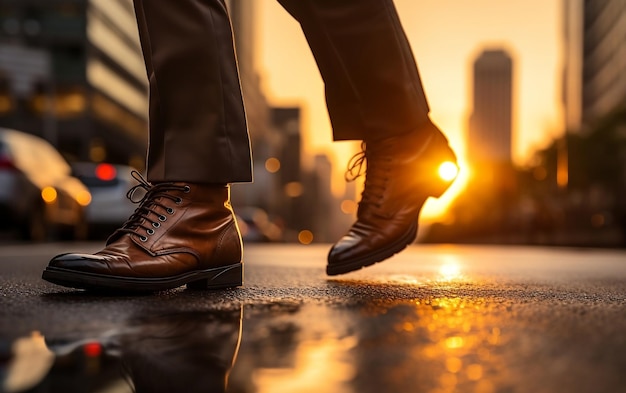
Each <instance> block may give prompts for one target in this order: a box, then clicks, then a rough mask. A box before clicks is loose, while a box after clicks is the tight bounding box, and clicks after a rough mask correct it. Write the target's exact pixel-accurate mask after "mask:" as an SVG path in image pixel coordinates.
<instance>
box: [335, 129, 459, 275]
mask: <svg viewBox="0 0 626 393" xmlns="http://www.w3.org/2000/svg"><path fill="white" fill-rule="evenodd" d="M355 158H356V159H354V158H353V163H352V165H351V166H350V168H349V170H348V174H352V171H353V170H356V172H357V173H356V176H352V177H353V179H354V178H356V177H358V176H359V175H360V173H359V172H360V168H361V167H362V165H363V163H364V162H366V163H367V166H366V178H365V188H364V190H363V194H362V196H361V201H360V202H359V209H358V212H357V221H356V222H355V223H354V225H352V227H351V228H350V230H349V231H348V233H347V234H346V235H344V236H343V237H342V238H341V239H340V240H339V241H338V242H337V243H336V244H335V245H334V246H333V247H332V248H331V250H330V253H329V254H328V266H327V267H326V273H327V274H328V275H331V276H332V275H337V274H343V273H348V272H351V271H353V270H357V269H360V268H362V267H365V266H369V265H372V264H374V263H376V262H380V261H382V260H384V259H387V258H389V257H391V256H392V255H394V254H395V253H397V252H399V251H402V250H403V249H404V248H406V246H407V245H409V244H411V243H412V242H413V241H415V238H416V236H417V220H418V217H419V213H420V210H421V209H422V206H423V205H424V203H425V202H426V199H428V197H439V196H440V195H441V194H443V192H444V191H445V190H446V189H447V188H448V187H449V186H450V184H451V183H452V181H454V178H452V179H450V178H449V179H448V180H444V179H442V178H441V177H440V176H439V170H440V167H441V165H442V164H443V165H448V166H452V168H453V169H457V168H456V165H457V164H456V156H455V154H454V152H453V151H452V149H451V148H450V146H449V145H448V140H447V139H446V138H445V136H444V135H443V134H442V133H441V131H439V129H438V128H437V127H436V126H435V125H434V124H432V123H430V122H429V123H428V124H427V126H425V127H424V128H423V129H421V130H419V132H416V133H411V134H406V135H402V136H394V137H390V138H385V139H382V140H379V141H365V144H364V149H363V151H362V152H361V153H360V154H359V155H357V156H355ZM454 176H455V175H454ZM454 176H453V177H454ZM347 177H348V176H347ZM348 180H350V179H348Z"/></svg>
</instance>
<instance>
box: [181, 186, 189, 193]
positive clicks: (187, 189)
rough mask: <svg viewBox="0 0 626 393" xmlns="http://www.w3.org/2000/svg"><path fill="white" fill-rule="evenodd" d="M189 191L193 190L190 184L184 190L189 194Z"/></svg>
mask: <svg viewBox="0 0 626 393" xmlns="http://www.w3.org/2000/svg"><path fill="white" fill-rule="evenodd" d="M189 191H191V187H189V186H185V189H184V190H183V192H184V193H185V194H188V193H189Z"/></svg>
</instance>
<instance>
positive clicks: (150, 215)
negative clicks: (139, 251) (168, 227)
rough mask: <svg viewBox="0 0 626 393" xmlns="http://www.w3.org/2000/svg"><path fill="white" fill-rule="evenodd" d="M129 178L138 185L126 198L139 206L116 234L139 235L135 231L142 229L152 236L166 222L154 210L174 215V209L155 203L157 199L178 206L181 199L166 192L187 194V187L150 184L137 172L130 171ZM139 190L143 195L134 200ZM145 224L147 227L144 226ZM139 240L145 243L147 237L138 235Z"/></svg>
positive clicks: (162, 216) (163, 216) (162, 215)
mask: <svg viewBox="0 0 626 393" xmlns="http://www.w3.org/2000/svg"><path fill="white" fill-rule="evenodd" d="M131 176H132V177H133V178H134V179H135V180H137V182H138V184H137V185H136V186H133V187H132V188H131V189H130V190H128V193H127V194H126V198H128V199H129V200H130V201H131V202H133V203H138V204H139V206H138V207H137V209H135V212H134V213H133V214H132V215H131V216H130V217H129V218H128V220H126V222H125V223H124V224H123V225H122V227H121V228H120V229H118V232H119V233H131V234H136V235H139V234H138V233H137V230H138V229H144V230H145V231H146V234H147V235H149V236H151V235H154V233H155V229H157V228H159V227H160V226H161V223H162V222H165V221H167V216H166V215H164V214H161V213H159V212H157V210H156V208H159V207H160V208H162V209H163V210H164V211H165V212H166V213H167V214H169V215H172V214H174V213H175V209H174V208H172V207H169V206H166V205H165V204H163V203H161V202H159V201H157V199H158V198H166V199H170V200H172V201H174V203H176V204H177V205H178V204H180V203H181V202H182V201H183V200H182V198H180V197H177V196H174V195H171V194H168V193H167V192H168V191H183V192H189V186H180V185H175V184H173V183H159V184H152V183H150V182H148V181H147V180H146V179H145V178H144V177H143V176H142V175H141V174H140V173H139V172H137V171H132V172H131ZM140 189H143V190H144V191H145V194H144V195H143V196H142V197H141V198H140V199H138V200H137V199H135V198H134V195H135V193H136V192H137V191H138V190H140ZM146 224H147V225H148V226H146ZM139 239H140V240H141V241H143V242H145V241H146V240H148V237H147V236H146V235H139Z"/></svg>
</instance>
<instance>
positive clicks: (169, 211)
mask: <svg viewBox="0 0 626 393" xmlns="http://www.w3.org/2000/svg"><path fill="white" fill-rule="evenodd" d="M165 211H166V212H167V214H174V212H175V211H176V210H174V209H172V208H171V207H168V208H167V209H165Z"/></svg>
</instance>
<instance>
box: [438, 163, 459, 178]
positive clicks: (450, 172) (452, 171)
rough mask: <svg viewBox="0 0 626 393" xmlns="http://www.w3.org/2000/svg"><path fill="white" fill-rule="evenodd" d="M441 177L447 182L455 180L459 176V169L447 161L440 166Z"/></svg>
mask: <svg viewBox="0 0 626 393" xmlns="http://www.w3.org/2000/svg"><path fill="white" fill-rule="evenodd" d="M438 172H439V177H440V178H442V179H443V180H445V181H450V180H454V178H455V177H457V175H458V174H459V168H458V167H457V166H456V165H455V164H454V163H453V162H450V161H446V162H444V163H442V164H441V165H439V170H438Z"/></svg>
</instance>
